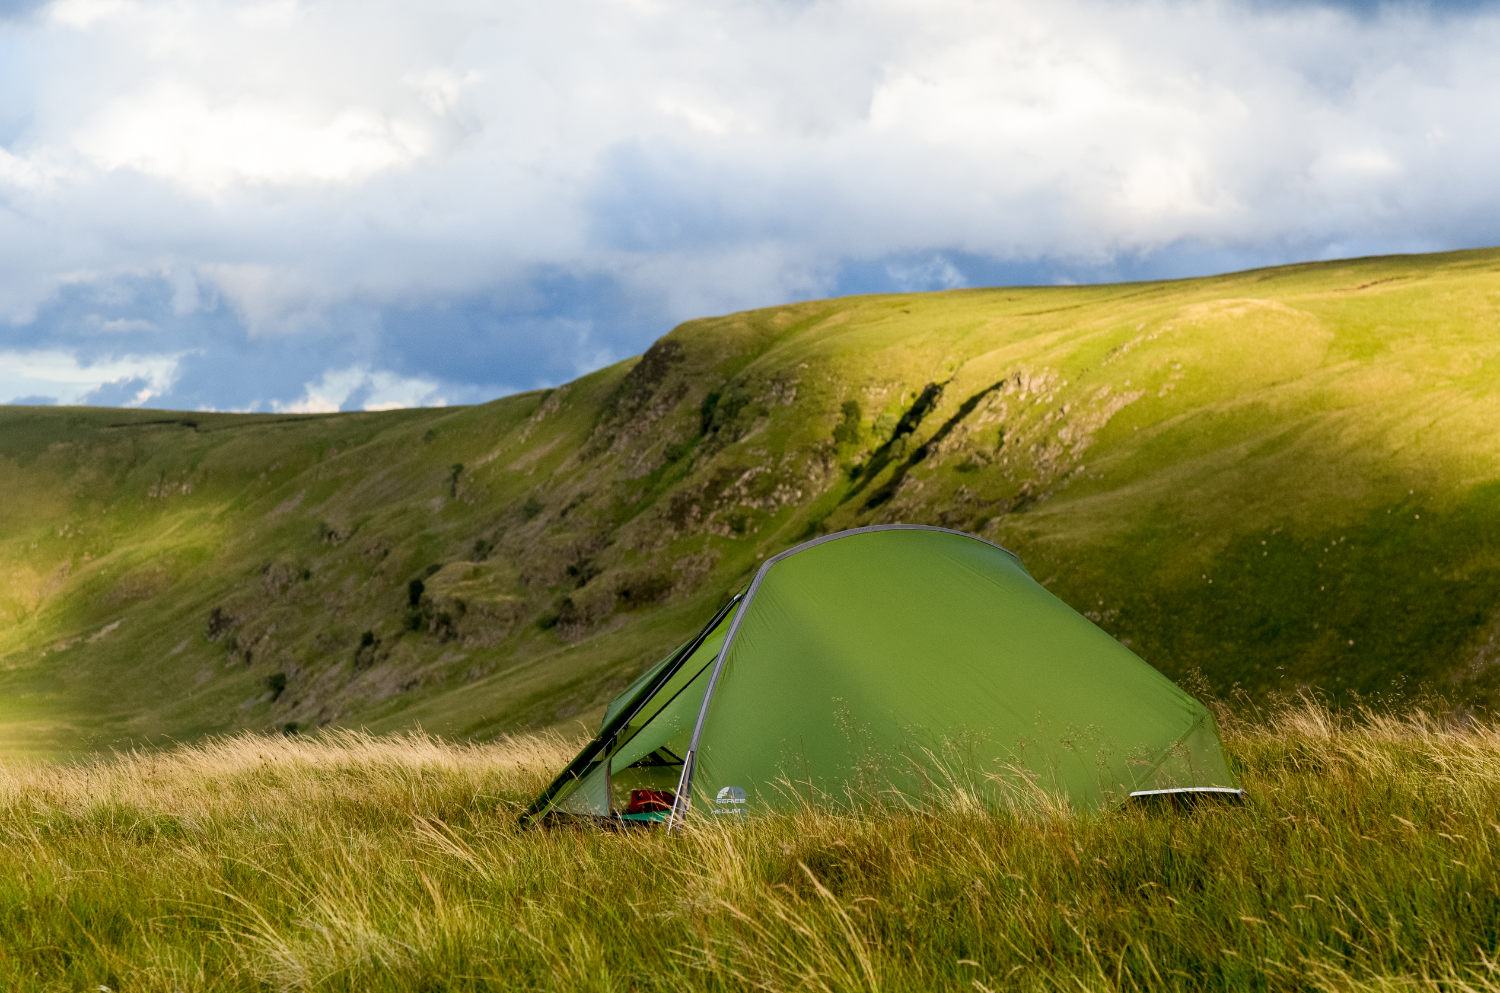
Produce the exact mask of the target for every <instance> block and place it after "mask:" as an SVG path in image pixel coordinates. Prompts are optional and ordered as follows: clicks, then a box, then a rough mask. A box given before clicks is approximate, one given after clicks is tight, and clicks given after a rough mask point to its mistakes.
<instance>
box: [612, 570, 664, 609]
mask: <svg viewBox="0 0 1500 993" xmlns="http://www.w3.org/2000/svg"><path fill="white" fill-rule="evenodd" d="M671 593H672V577H671V576H667V575H663V574H661V573H654V572H653V573H644V574H639V575H635V576H630V577H627V578H626V580H625V581H624V582H623V583H621V584H620V588H619V589H618V590H616V591H615V596H616V598H617V599H618V600H619V602H620V605H621V606H623V607H624V608H625V609H627V610H631V609H634V608H636V607H643V606H645V605H647V604H651V603H660V602H661V601H663V600H665V599H666V598H667V597H668V596H670V595H671Z"/></svg>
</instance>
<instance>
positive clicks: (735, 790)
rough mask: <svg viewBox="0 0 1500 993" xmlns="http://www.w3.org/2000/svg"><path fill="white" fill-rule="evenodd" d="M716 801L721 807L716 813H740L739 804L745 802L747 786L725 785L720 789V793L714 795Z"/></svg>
mask: <svg viewBox="0 0 1500 993" xmlns="http://www.w3.org/2000/svg"><path fill="white" fill-rule="evenodd" d="M714 802H715V803H716V804H718V805H719V807H720V808H721V809H718V810H715V811H714V813H716V814H739V813H743V812H744V811H742V810H740V809H739V807H738V805H739V804H743V803H744V802H745V788H744V787H743V786H725V787H721V788H720V790H719V795H718V796H716V797H714Z"/></svg>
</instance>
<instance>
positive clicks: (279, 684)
mask: <svg viewBox="0 0 1500 993" xmlns="http://www.w3.org/2000/svg"><path fill="white" fill-rule="evenodd" d="M266 689H268V690H270V691H271V702H272V703H275V702H276V701H277V700H280V699H281V694H283V693H285V692H286V673H284V672H273V673H271V674H270V675H269V676H267V677H266Z"/></svg>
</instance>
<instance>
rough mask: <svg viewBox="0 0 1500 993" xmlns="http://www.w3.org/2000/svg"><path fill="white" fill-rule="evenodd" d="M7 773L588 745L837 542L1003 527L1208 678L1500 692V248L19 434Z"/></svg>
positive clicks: (697, 335)
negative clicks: (247, 749)
mask: <svg viewBox="0 0 1500 993" xmlns="http://www.w3.org/2000/svg"><path fill="white" fill-rule="evenodd" d="M0 486H3V491H4V494H5V500H4V502H3V504H0V507H3V509H0V751H4V752H10V753H27V752H30V753H65V752H73V751H79V750H88V749H97V748H102V747H112V746H122V745H127V744H131V743H135V742H141V741H148V740H158V739H160V738H163V737H174V738H182V737H191V736H195V735H199V734H202V733H204V732H208V731H213V730H220V729H228V728H235V727H252V728H265V727H271V728H279V727H285V726H288V725H292V724H295V725H296V726H297V727H299V728H307V727H313V726H318V725H322V724H325V723H330V722H332V723H343V724H360V725H365V726H368V727H372V728H375V729H388V728H393V727H397V726H406V725H412V724H420V725H421V726H423V727H425V728H427V729H429V730H432V731H437V732H441V733H444V734H452V735H462V736H478V737H485V736H490V735H493V734H494V733H497V732H499V731H501V730H505V729H509V728H516V727H523V726H524V727H541V726H549V725H559V724H561V725H569V724H572V723H573V722H575V721H576V720H579V719H592V718H593V717H594V716H595V715H596V714H597V712H598V710H599V708H601V707H602V705H603V703H604V701H605V700H606V699H607V698H608V697H609V696H610V695H611V694H612V693H613V692H614V691H615V690H617V689H618V688H620V687H622V686H623V685H624V684H625V682H626V681H627V680H628V679H629V678H630V677H632V676H633V675H635V674H636V673H637V672H639V671H640V669H641V667H642V666H643V665H645V664H647V663H648V662H649V661H651V660H653V659H654V658H656V657H658V656H659V655H660V654H662V653H663V652H665V651H666V650H667V649H668V648H669V647H671V645H672V644H673V643H675V641H676V640H677V639H679V638H680V637H682V636H684V635H685V634H687V633H689V632H690V631H691V630H692V629H694V628H695V627H696V624H697V622H698V621H699V619H700V618H701V617H702V616H703V615H704V613H705V612H706V611H708V610H710V609H711V608H712V607H713V606H714V605H715V604H716V603H717V602H718V600H719V599H720V598H721V597H723V596H724V595H725V594H726V593H727V592H729V591H731V590H732V589H733V588H735V587H736V586H737V585H738V584H740V583H741V582H743V581H744V580H745V579H746V577H747V576H748V575H749V573H750V572H751V571H753V569H754V567H755V565H756V563H757V562H758V561H759V560H760V559H762V558H763V557H765V556H766V555H769V554H772V553H774V552H776V551H779V550H781V549H782V548H784V547H786V546H787V545H789V544H792V543H794V542H796V541H798V540H800V539H803V538H806V537H808V536H810V535H813V534H816V533H820V532H825V531H832V530H837V529H840V528H844V527H849V526H854V525H858V524H866V523H876V522H887V521H906V522H915V523H931V524H941V525H946V526H950V527H955V528H960V529H963V530H968V531H974V532H976V533H979V534H982V535H984V536H985V537H988V538H990V539H992V540H995V541H998V542H1000V543H1001V544H1004V545H1006V546H1007V547H1010V548H1012V549H1014V550H1015V551H1016V552H1018V553H1019V554H1020V555H1021V557H1022V558H1023V559H1024V560H1025V562H1026V563H1027V565H1028V567H1029V568H1030V569H1031V571H1032V573H1033V574H1034V575H1035V576H1036V577H1037V578H1038V579H1040V580H1041V581H1042V582H1043V583H1044V584H1045V585H1046V586H1048V587H1049V588H1050V589H1052V590H1053V591H1054V592H1056V593H1057V594H1059V595H1060V596H1062V597H1063V598H1064V599H1065V600H1067V601H1068V602H1070V603H1072V604H1073V605H1074V606H1076V607H1078V608H1079V609H1080V610H1084V611H1086V612H1087V613H1088V615H1089V616H1090V617H1091V618H1094V619H1095V620H1096V621H1097V622H1098V623H1099V624H1101V625H1102V626H1103V627H1104V628H1105V629H1107V630H1108V631H1110V632H1111V633H1112V634H1114V635H1115V636H1116V637H1118V638H1120V639H1122V640H1123V641H1125V642H1126V643H1127V644H1129V645H1131V646H1132V647H1133V648H1134V649H1135V650H1136V651H1137V652H1138V653H1139V654H1140V655H1142V656H1143V657H1144V658H1146V659H1147V660H1148V661H1150V662H1151V663H1152V664H1154V665H1156V666H1157V667H1158V668H1160V669H1162V670H1163V671H1164V672H1166V673H1167V674H1168V675H1170V676H1173V677H1174V678H1179V679H1186V680H1188V681H1189V685H1190V686H1191V685H1195V684H1196V683H1197V682H1199V681H1201V680H1206V681H1207V682H1208V683H1210V684H1211V685H1212V686H1213V687H1215V688H1216V689H1218V690H1219V691H1221V692H1224V691H1229V690H1231V689H1233V688H1234V687H1235V685H1236V684H1238V685H1239V686H1240V687H1241V688H1243V689H1244V690H1246V691H1249V692H1251V693H1254V694H1267V693H1273V692H1289V691H1293V690H1295V689H1297V688H1299V687H1301V686H1305V685H1310V686H1317V687H1321V688H1325V689H1327V690H1330V691H1332V692H1334V693H1340V694H1352V693H1359V694H1367V695H1368V694H1376V693H1380V694H1385V693H1391V692H1395V691H1397V690H1399V689H1403V688H1404V690H1405V691H1408V692H1409V691H1412V690H1413V689H1415V688H1418V687H1420V688H1422V689H1424V690H1434V691H1437V692H1440V693H1442V694H1444V695H1446V696H1447V697H1449V698H1450V699H1452V700H1456V701H1461V702H1467V703H1470V704H1474V705H1482V704H1485V703H1487V702H1489V701H1490V700H1491V698H1492V697H1493V696H1495V695H1496V694H1497V692H1500V680H1497V677H1496V676H1495V674H1494V672H1493V670H1494V668H1495V666H1494V663H1495V661H1496V660H1497V659H1500V250H1485V251H1477V252H1463V253H1454V254H1447V255H1433V256H1417V257H1402V258H1383V259H1369V260H1358V261H1352V262H1334V263H1321V264H1313V265H1301V266H1291V267H1284V268H1278V269H1270V270H1262V271H1256V272H1248V273H1239V274H1235V275H1229V276H1222V277H1214V278H1209V279H1198V280H1188V281H1174V282H1161V283H1136V284H1127V285H1118V286H1091V287H1047V288H1026V289H988V290H963V291H953V292H947V293H934V294H908V295H887V296H873V297H857V298H848V299H839V300H829V301H819V302H814V303H803V304H795V305H791V306H785V307H776V308H771V309H768V310H761V311H754V312H749V313H743V314H734V315H730V316H728V317H722V318H714V319H708V320H700V321H693V322H690V323H688V324H685V325H683V326H681V327H679V328H677V329H676V330H674V331H673V332H672V333H671V334H669V335H667V336H666V337H664V338H662V339H661V340H659V341H658V342H657V343H656V344H654V345H653V346H652V347H651V348H650V349H649V350H648V351H647V352H646V353H645V355H643V356H641V357H640V358H638V359H633V360H630V361H627V362H623V363H620V364H619V365H616V366H612V367H610V368H608V369H604V370H601V371H599V372H596V373H593V374H591V375H589V376H586V377H584V378H582V379H580V380H578V381H576V382H574V383H571V384H568V385H566V386H562V387H559V388H557V389H555V390H550V391H541V392H535V393H529V394H523V395H520V396H514V397H508V398H505V399H502V400H498V401H495V402H494V403H490V404H486V405H483V406H479V407H469V408H461V409H429V410H411V411H393V412H388V413H361V414H337V415H327V416H296V417H286V416H269V415H229V414H180V415H179V414H163V413H161V412H157V411H136V410H130V411H122V410H99V409H58V408H0Z"/></svg>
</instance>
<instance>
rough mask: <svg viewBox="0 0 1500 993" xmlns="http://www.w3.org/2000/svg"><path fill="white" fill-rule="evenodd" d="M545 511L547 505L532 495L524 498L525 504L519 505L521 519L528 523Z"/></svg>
mask: <svg viewBox="0 0 1500 993" xmlns="http://www.w3.org/2000/svg"><path fill="white" fill-rule="evenodd" d="M546 509H547V505H546V504H544V503H542V501H540V500H538V499H537V498H536V496H535V495H534V494H533V495H532V496H529V497H527V498H526V502H525V503H523V504H521V517H522V518H523V519H525V520H528V521H529V520H533V519H535V518H536V516H537V515H538V514H540V513H541V512H542V511H543V510H546Z"/></svg>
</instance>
